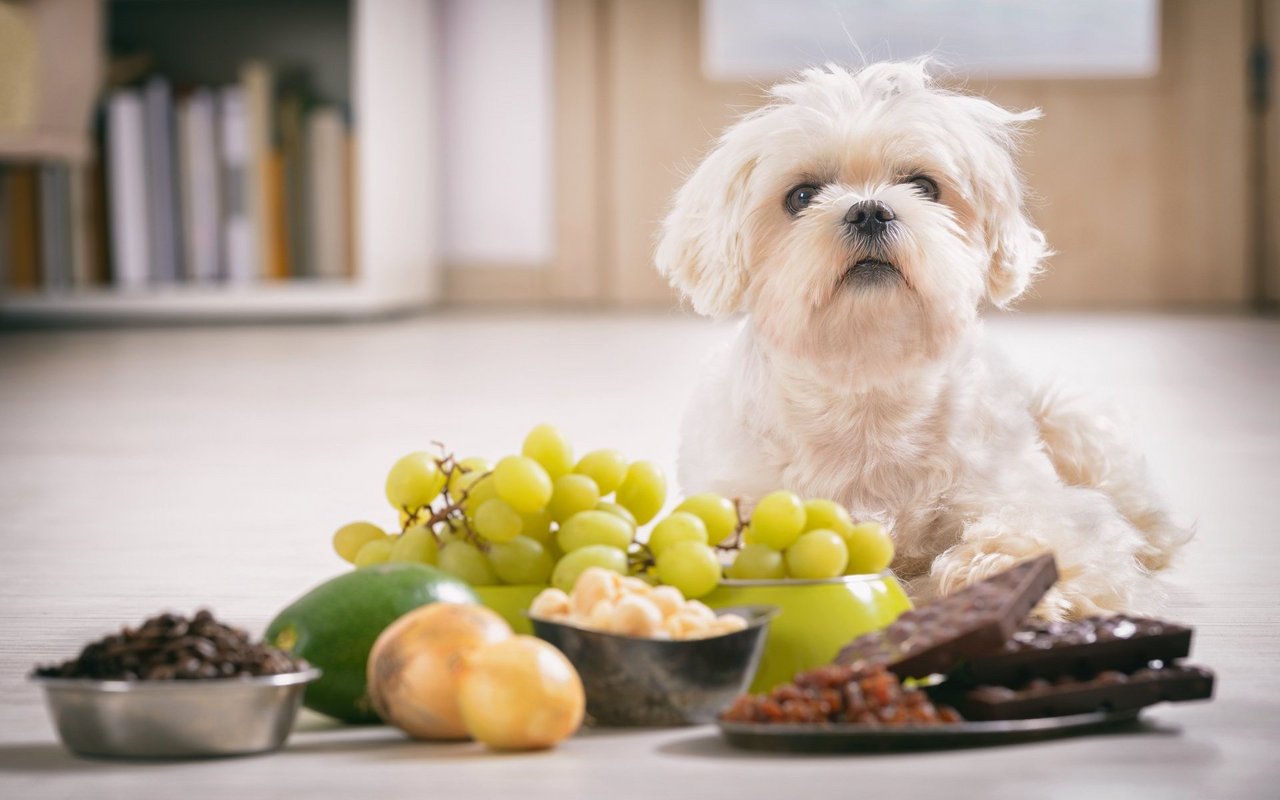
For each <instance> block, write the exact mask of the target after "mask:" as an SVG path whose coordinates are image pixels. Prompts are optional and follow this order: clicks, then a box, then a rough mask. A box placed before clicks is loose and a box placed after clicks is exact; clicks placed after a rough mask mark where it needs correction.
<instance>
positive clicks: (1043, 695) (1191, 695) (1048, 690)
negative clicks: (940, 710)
mask: <svg viewBox="0 0 1280 800" xmlns="http://www.w3.org/2000/svg"><path fill="white" fill-rule="evenodd" d="M1212 696H1213V673H1212V672H1210V671H1209V670H1207V669H1205V668H1203V667H1191V666H1172V667H1163V668H1161V669H1140V670H1138V671H1137V672H1134V673H1133V674H1126V673H1123V672H1119V671H1116V670H1108V671H1105V672H1101V673H1099V674H1098V675H1096V676H1094V677H1092V678H1090V679H1089V680H1084V681H1081V680H1077V679H1075V678H1059V679H1058V680H1056V681H1047V680H1044V679H1043V678H1036V679H1035V680H1032V681H1030V682H1029V683H1027V684H1025V685H1023V686H1021V687H1019V688H1016V689H1010V688H1008V687H1005V686H979V687H978V688H976V689H971V690H970V691H968V692H967V693H966V694H965V695H964V696H963V698H962V699H961V700H960V701H959V704H960V713H961V714H963V715H964V718H965V719H969V720H993V719H1033V718H1037V717H1061V716H1065V715H1067V714H1085V713H1088V712H1090V711H1124V710H1129V709H1135V708H1143V707H1145V706H1149V705H1154V704H1156V703H1161V702H1166V701H1167V702H1174V703H1176V702H1182V701H1185V700H1203V699H1207V698H1209V697H1212Z"/></svg>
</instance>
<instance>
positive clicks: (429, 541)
mask: <svg viewBox="0 0 1280 800" xmlns="http://www.w3.org/2000/svg"><path fill="white" fill-rule="evenodd" d="M438 550H439V545H438V544H437V543H436V537H435V535H434V534H432V533H431V531H429V530H427V529H426V528H424V527H422V526H421V525H418V526H415V527H412V528H410V529H409V530H407V531H405V532H404V533H402V534H400V536H399V537H398V538H397V539H396V543H395V544H393V545H392V546H391V555H390V557H388V559H387V560H388V561H411V562H415V563H418V564H435V563H436V558H437V556H438V552H437V551H438Z"/></svg>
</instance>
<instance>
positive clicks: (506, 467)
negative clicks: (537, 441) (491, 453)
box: [493, 456, 552, 514]
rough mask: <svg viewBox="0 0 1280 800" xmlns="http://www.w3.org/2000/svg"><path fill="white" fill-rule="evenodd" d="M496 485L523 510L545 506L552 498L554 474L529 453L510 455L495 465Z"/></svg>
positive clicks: (500, 493)
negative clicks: (526, 454) (548, 472)
mask: <svg viewBox="0 0 1280 800" xmlns="http://www.w3.org/2000/svg"><path fill="white" fill-rule="evenodd" d="M493 488H494V489H496V490H497V492H498V497H501V498H502V499H503V500H506V501H507V502H508V503H510V504H511V507H512V508H514V509H515V510H516V511H519V512H520V513H521V514H532V513H533V512H535V511H541V510H542V509H543V508H546V505H547V502H548V501H550V500H551V489H552V487H551V476H550V475H548V474H547V471H546V470H545V469H543V467H542V465H541V464H539V463H538V462H537V461H534V460H533V459H532V458H529V457H528V456H507V457H506V458H504V459H502V460H501V461H499V462H498V466H496V467H494V468H493Z"/></svg>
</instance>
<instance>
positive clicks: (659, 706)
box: [530, 606, 777, 726]
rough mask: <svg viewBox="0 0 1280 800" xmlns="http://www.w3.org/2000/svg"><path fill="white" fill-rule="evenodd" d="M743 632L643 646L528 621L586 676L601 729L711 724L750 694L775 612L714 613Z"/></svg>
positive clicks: (758, 609) (769, 609)
mask: <svg viewBox="0 0 1280 800" xmlns="http://www.w3.org/2000/svg"><path fill="white" fill-rule="evenodd" d="M726 612H733V613H735V614H738V615H740V616H741V617H743V618H744V619H746V621H747V627H746V629H744V630H740V631H735V632H733V633H726V634H721V635H719V636H712V637H709V638H706V639H683V640H671V639H642V638H638V637H633V636H620V635H618V634H614V633H604V632H602V631H592V630H587V629H585V628H579V627H576V626H573V625H566V624H564V623H561V622H551V621H549V620H543V619H538V618H537V617H530V620H531V621H532V622H533V632H534V633H535V634H537V635H538V636H539V637H540V638H542V639H545V640H547V641H548V642H550V643H551V644H553V645H555V646H556V647H558V648H559V649H560V651H561V652H563V653H564V654H565V656H566V657H568V659H569V661H570V662H572V664H573V666H574V667H575V668H576V669H577V670H578V674H579V675H580V676H582V686H583V689H584V690H585V692H586V695H587V713H588V714H589V715H590V716H591V718H592V720H594V721H595V723H596V724H598V725H615V726H657V725H693V724H699V723H705V722H713V721H714V720H715V718H716V716H717V715H718V714H719V713H720V712H721V711H723V710H724V709H725V708H727V707H728V706H729V704H730V703H732V702H733V700H734V698H735V697H737V696H738V695H739V694H741V693H742V692H744V691H746V689H747V687H748V686H750V685H751V679H752V678H753V677H754V676H755V674H756V668H757V667H758V666H759V665H760V654H761V653H762V652H763V651H764V640H765V632H766V631H767V629H768V627H769V621H770V620H771V619H773V617H774V616H776V615H777V609H775V608H774V607H772V606H735V607H729V608H721V609H717V612H716V613H718V614H724V613H726Z"/></svg>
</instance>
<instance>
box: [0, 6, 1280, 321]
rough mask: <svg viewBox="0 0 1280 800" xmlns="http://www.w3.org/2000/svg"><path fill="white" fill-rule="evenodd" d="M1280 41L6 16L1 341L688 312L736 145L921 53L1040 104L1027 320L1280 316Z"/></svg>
mask: <svg viewBox="0 0 1280 800" xmlns="http://www.w3.org/2000/svg"><path fill="white" fill-rule="evenodd" d="M1277 43H1280V2H1276V0H1216V1H1215V2H1212V3H1206V2H1196V1H1195V0H1163V1H1162V0H1075V2H1067V1H1065V0H1064V1H1063V2H1017V1H1016V0H982V1H980V2H978V1H975V2H962V1H961V0H902V1H901V2H894V3H876V2H871V1H870V0H793V1H792V2H785V3H783V2H776V1H775V2H770V1H769V0H701V2H699V1H698V0H643V1H642V0H257V1H256V2H251V1H250V0H4V2H0V259H3V260H2V261H0V267H2V268H0V324H24V323H31V322H35V323H39V324H48V325H59V324H63V323H80V322H86V321H89V322H92V321H102V320H109V321H115V322H125V323H128V322H132V321H140V320H152V319H171V320H208V319H216V320H238V319H252V320H263V319H289V318H299V317H301V318H311V319H317V318H352V317H354V318H359V317H366V316H379V315H385V314H388V313H392V312H403V311H413V310H417V309H423V308H426V307H429V306H434V307H441V306H443V307H449V306H468V307H471V306H524V307H540V306H555V307H559V308H563V307H582V308H614V307H618V308H668V307H673V306H674V305H675V303H676V298H675V297H674V296H673V294H672V292H671V291H670V290H669V289H668V288H667V287H666V286H665V285H664V284H663V283H662V282H661V281H660V279H659V278H658V277H657V276H656V274H655V273H654V270H653V269H652V266H651V260H650V259H651V250H652V243H653V237H654V231H655V229H656V226H657V224H658V221H659V220H660V219H661V217H662V214H663V210H664V207H665V204H666V203H667V201H668V199H669V197H670V195H671V192H672V191H673V189H674V188H675V187H676V186H677V185H678V183H679V181H680V178H681V176H682V175H683V174H685V173H686V172H687V170H688V169H690V168H691V166H692V165H693V164H694V163H696V160H697V158H698V157H699V156H700V154H702V153H703V152H705V150H706V149H707V147H708V145H709V142H710V140H711V138H712V137H713V136H714V135H715V134H716V132H717V131H719V130H720V129H721V128H722V127H723V126H724V125H725V124H727V123H728V122H729V121H731V120H732V119H733V118H734V117H735V116H736V115H738V114H740V113H741V112H743V111H745V110H748V109H750V108H752V107H755V106H757V105H759V104H760V103H761V102H762V96H763V88H764V87H765V86H767V85H768V84H769V83H771V82H773V81H775V80H777V79H779V78H782V77H785V76H786V75H788V74H791V73H793V72H795V71H796V70H797V69H800V68H802V67H805V66H808V65H812V64H816V63H822V62H824V61H828V60H830V61H837V62H844V63H859V62H861V61H862V60H864V59H866V60H876V59H882V58H891V57H892V58H912V57H916V56H919V55H922V54H926V53H932V54H934V55H935V56H936V57H937V58H938V59H939V60H940V61H941V62H943V63H944V64H945V65H946V66H947V69H946V70H945V71H944V73H943V75H944V81H945V82H947V83H950V84H954V85H956V86H963V87H965V88H967V89H968V90H970V91H976V92H979V93H982V94H985V95H987V96H989V97H991V98H992V99H993V100H995V101H997V102H999V103H1002V104H1005V105H1008V106H1011V107H1019V108H1023V107H1031V106H1038V107H1040V108H1042V109H1043V110H1044V113H1045V118H1044V120H1043V121H1041V122H1040V123H1037V124H1036V125H1035V126H1034V129H1033V133H1032V135H1031V136H1030V137H1029V139H1028V146H1027V152H1026V155H1025V157H1024V159H1023V165H1024V167H1025V170H1026V172H1027V175H1028V177H1029V180H1030V183H1031V186H1032V188H1033V190H1034V191H1035V193H1036V195H1037V196H1038V198H1039V199H1038V200H1037V207H1036V216H1037V217H1038V218H1039V221H1040V223H1041V225H1042V226H1043V227H1044V229H1045V231H1046V233H1047V235H1048V238H1049V242H1050V244H1051V245H1052V246H1053V247H1054V248H1055V249H1056V250H1057V251H1058V253H1059V254H1058V255H1057V256H1056V257H1055V258H1054V259H1053V261H1052V263H1051V265H1050V270H1049V272H1048V274H1047V275H1046V276H1045V277H1044V279H1043V280H1042V281H1041V282H1040V283H1039V284H1038V285H1037V287H1036V288H1035V291H1034V292H1033V293H1032V295H1031V296H1029V297H1028V298H1026V299H1025V301H1024V302H1023V304H1022V307H1023V308H1027V309H1063V308H1069V309H1178V310H1183V309H1213V310H1224V309H1225V310H1244V309H1252V308H1257V307H1261V306H1266V305H1268V304H1271V303H1274V302H1275V301H1276V300H1277V298H1280V240H1278V236H1280V234H1278V233H1277V229H1276V226H1275V225H1274V224H1273V223H1274V221H1275V220H1276V218H1277V211H1278V209H1280V124H1277V120H1276V118H1275V112H1274V110H1273V109H1272V108H1271V104H1270V103H1269V102H1268V99H1269V94H1270V85H1269V83H1270V81H1271V66H1270V58H1269V53H1270V52H1271V49H1274V45H1276V44H1277ZM1269 48H1270V49H1269Z"/></svg>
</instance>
